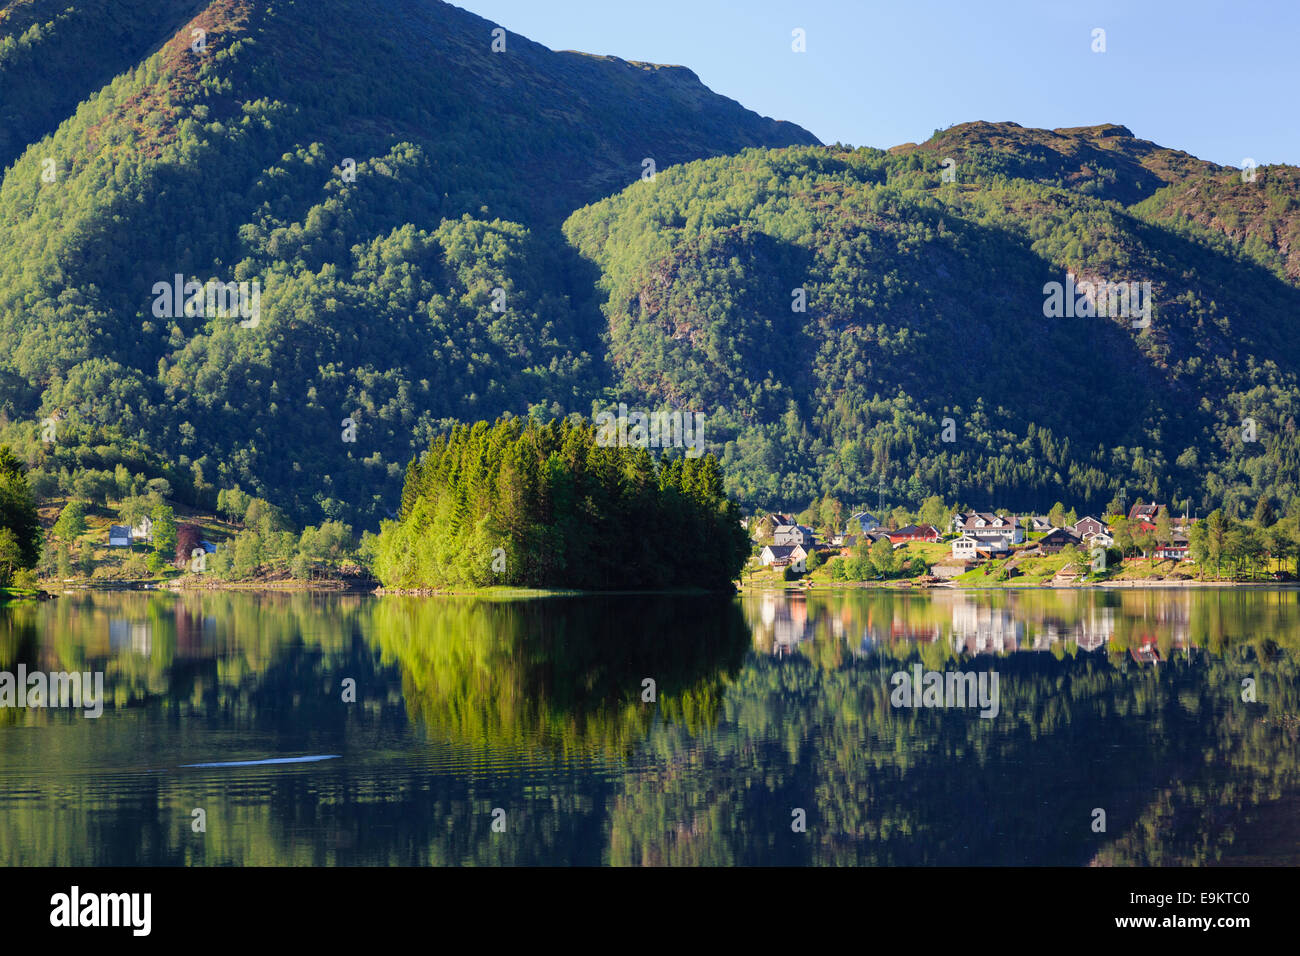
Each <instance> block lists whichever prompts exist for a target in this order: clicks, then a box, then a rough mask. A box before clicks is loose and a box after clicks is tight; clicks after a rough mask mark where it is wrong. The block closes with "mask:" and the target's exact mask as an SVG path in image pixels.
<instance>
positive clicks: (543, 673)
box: [0, 591, 1300, 865]
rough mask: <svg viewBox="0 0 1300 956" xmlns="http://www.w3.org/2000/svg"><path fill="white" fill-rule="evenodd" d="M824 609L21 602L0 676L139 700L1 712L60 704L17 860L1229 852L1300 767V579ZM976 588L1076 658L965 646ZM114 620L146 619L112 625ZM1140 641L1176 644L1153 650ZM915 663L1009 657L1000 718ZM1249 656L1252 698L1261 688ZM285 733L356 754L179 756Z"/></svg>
mask: <svg viewBox="0 0 1300 956" xmlns="http://www.w3.org/2000/svg"><path fill="white" fill-rule="evenodd" d="M801 598H802V599H803V607H802V608H801V609H800V610H799V611H798V612H796V613H788V614H785V615H784V616H782V614H781V613H778V612H777V611H776V609H773V613H772V614H771V615H770V616H771V622H776V621H777V620H787V619H788V620H789V621H791V622H792V626H793V625H795V624H797V626H798V632H799V637H800V640H799V641H797V642H796V643H794V644H786V645H784V646H783V649H782V654H783V655H784V656H783V657H782V658H780V659H777V658H775V657H773V656H772V653H771V652H772V650H773V642H772V640H771V638H772V637H774V630H773V629H770V628H769V630H768V631H767V632H764V631H763V629H762V625H763V619H762V613H763V612H762V609H761V607H760V606H759V605H757V604H752V603H750V602H749V600H748V598H746V599H742V600H741V601H739V602H733V601H728V600H725V599H717V598H703V597H702V598H686V597H672V598H666V597H659V598H650V597H639V596H618V597H614V596H610V597H602V598H596V599H573V600H570V599H557V600H550V599H547V600H537V601H528V602H504V601H501V602H498V601H485V600H471V599H465V600H451V599H446V600H444V599H437V600H418V599H396V598H385V599H383V600H378V601H376V600H372V599H368V598H353V597H337V596H330V597H322V596H319V595H316V596H307V595H246V594H232V593H216V594H210V595H209V594H202V595H197V594H186V595H183V596H174V595H165V594H117V595H93V596H89V595H88V596H77V597H61V598H59V600H58V601H56V602H51V603H47V604H44V605H34V604H33V605H15V606H11V607H9V608H5V609H4V610H3V611H0V668H8V669H12V664H13V663H14V662H15V661H17V660H24V661H26V662H27V663H28V666H29V667H30V666H34V664H35V663H37V662H40V663H41V665H42V666H44V667H45V668H46V669H50V670H53V669H62V670H71V669H73V668H76V669H96V668H102V669H105V670H106V671H107V672H108V674H109V675H110V676H109V678H108V679H107V680H106V682H105V687H106V690H107V691H108V692H109V695H110V697H111V698H112V699H113V700H114V701H115V702H116V707H115V708H112V709H109V710H106V712H105V716H104V718H102V719H101V720H100V721H98V722H96V721H87V720H84V719H82V718H80V717H75V716H73V715H69V714H67V713H59V712H54V711H29V712H26V713H17V712H15V711H12V710H10V711H8V712H7V713H4V714H0V717H3V718H4V719H6V720H13V719H16V720H17V721H18V722H20V723H27V724H30V725H32V726H30V727H24V728H21V729H15V728H6V727H3V725H0V730H4V731H5V732H6V733H5V736H4V737H3V738H0V780H5V781H8V780H12V779H14V774H15V772H16V769H17V768H20V767H23V768H30V767H41V768H42V770H43V772H42V773H40V774H35V775H33V776H31V777H30V779H26V778H25V779H23V781H22V786H21V788H20V789H19V790H13V789H11V788H7V787H5V786H0V798H3V800H4V802H3V804H0V863H4V864H6V865H12V864H18V863H47V862H50V863H57V864H64V865H86V864H93V863H103V862H122V861H124V860H130V861H134V862H140V863H161V864H177V863H185V862H206V863H233V864H295V865H304V864H313V863H317V864H323V863H368V864H415V865H424V864H463V863H477V864H498V863H500V864H531V863H543V864H544V863H549V864H565V863H584V864H598V863H601V862H614V863H622V864H640V863H651V864H655V863H711V864H733V863H734V864H754V863H763V864H781V863H867V864H882V865H887V864H936V863H986V864H989V863H994V864H995V863H1017V862H1037V863H1079V864H1082V863H1087V862H1089V861H1092V860H1094V859H1096V860H1098V861H1100V862H1113V863H1178V862H1214V861H1215V860H1217V859H1225V860H1226V859H1230V858H1231V857H1232V855H1233V853H1234V852H1237V851H1238V850H1239V848H1240V843H1241V842H1243V841H1244V840H1245V836H1244V834H1243V827H1244V826H1245V825H1246V824H1249V822H1250V820H1251V819H1252V817H1253V816H1254V815H1257V814H1258V813H1259V812H1261V808H1263V807H1266V806H1269V805H1270V801H1276V800H1277V799H1278V798H1279V797H1280V798H1282V805H1285V800H1287V799H1290V800H1294V795H1295V794H1296V792H1297V786H1300V768H1297V759H1298V757H1297V754H1298V753H1300V748H1297V746H1296V744H1297V739H1296V738H1297V730H1296V725H1297V722H1296V720H1295V719H1294V718H1295V715H1297V714H1300V701H1298V700H1297V698H1298V696H1300V690H1298V688H1300V680H1298V678H1300V674H1297V655H1298V653H1300V626H1298V624H1300V607H1298V606H1297V596H1296V593H1295V592H1280V593H1277V592H1263V593H1260V592H1231V591H1228V592H1214V591H1210V592H1199V593H1198V594H1196V595H1187V594H1183V593H1173V594H1165V595H1164V600H1162V599H1161V597H1160V595H1159V594H1158V593H1157V592H1148V593H1135V594H1130V593H1113V592H1111V593H1097V592H1094V593H1091V594H1090V593H1088V592H1055V593H1042V594H1038V593H1033V594H1021V595H1007V594H1005V593H998V594H981V595H970V596H961V595H951V594H948V595H943V596H942V597H938V598H935V599H931V598H929V597H928V596H926V595H907V594H897V593H895V594H887V593H874V594H873V593H870V592H851V593H847V594H831V595H826V594H808V595H802V596H801ZM959 598H961V599H962V600H970V601H974V602H975V603H976V606H977V607H980V608H983V607H988V608H993V609H995V610H998V611H1000V612H1001V611H1005V612H1007V613H1010V614H1011V616H1012V618H1013V619H1014V621H1015V622H1016V623H1017V624H1019V625H1023V637H1024V642H1023V643H1022V645H1021V646H1022V648H1030V647H1046V646H1050V647H1051V649H1052V653H1037V652H1026V651H1024V650H1022V651H1017V652H1008V653H1005V654H1002V655H996V656H995V655H984V656H981V657H979V658H975V659H974V660H973V661H972V660H971V659H970V658H968V657H960V656H955V655H956V651H955V649H954V642H953V641H952V640H951V637H952V636H953V630H952V629H953V624H954V620H955V614H954V609H955V607H957V606H958V605H959V603H960V602H959V600H958V599H959ZM1106 611H1109V612H1111V613H1109V614H1106V613H1103V612H1106ZM963 613H964V612H963ZM746 615H747V616H749V617H750V618H751V619H752V620H753V621H754V622H755V625H756V626H755V629H754V632H753V646H754V648H755V650H756V651H757V653H750V654H748V656H746V646H747V644H748V642H749V641H750V637H751V635H750V632H749V631H748V630H747V629H745V627H744V620H745V616H746ZM989 616H990V615H989V614H988V613H985V612H984V611H982V610H981V611H979V612H978V613H976V614H975V616H974V619H975V620H976V621H977V622H982V621H984V620H986V619H988V618H989ZM957 618H960V614H958V615H957ZM1003 620H1005V618H1003ZM114 621H125V622H127V623H128V624H129V625H130V626H129V627H127V628H126V629H123V628H121V627H119V628H117V631H116V633H118V634H119V639H118V640H117V642H116V643H114V641H113V639H112V635H113V633H114V628H113V622H114ZM1093 621H1112V622H1113V630H1114V633H1113V634H1112V635H1111V636H1110V640H1109V641H1108V642H1107V645H1106V646H1107V650H1106V651H1098V652H1097V653H1091V654H1089V653H1084V652H1082V651H1080V650H1079V649H1078V647H1077V645H1076V644H1074V643H1073V642H1072V641H1071V639H1070V638H1071V636H1072V635H1073V634H1076V633H1084V630H1086V628H1085V625H1087V626H1088V627H1091V626H1092V625H1090V624H1088V622H1093ZM1108 626H1109V625H1108ZM1049 627H1050V628H1051V630H1049ZM1081 628H1084V630H1080V629H1081ZM791 633H793V631H792V632H791ZM1017 633H1018V634H1020V633H1022V632H1021V631H1019V630H1018V631H1017ZM1089 633H1090V632H1089ZM765 634H766V635H767V636H765ZM1053 634H1054V635H1056V636H1057V637H1058V638H1060V639H1058V640H1056V641H1049V642H1047V643H1046V644H1044V643H1043V642H1041V641H1040V640H1039V638H1041V637H1043V636H1045V635H1053ZM120 635H126V636H125V637H121V636H120ZM864 635H868V636H870V637H871V639H870V640H867V639H866V638H864ZM1145 641H1151V642H1153V643H1155V644H1156V645H1157V646H1159V647H1160V648H1161V657H1162V659H1163V663H1161V664H1160V665H1158V666H1150V665H1146V666H1143V665H1139V664H1138V663H1137V662H1136V661H1135V660H1134V659H1133V658H1132V656H1131V655H1130V654H1129V653H1128V649H1129V648H1130V647H1133V646H1136V645H1137V644H1138V643H1139V642H1145ZM1185 647H1186V648H1191V650H1183V649H1182V648H1185ZM1107 651H1111V652H1113V653H1108V652H1107ZM918 658H919V659H920V660H922V661H923V662H924V665H925V667H926V668H927V669H938V670H943V669H949V668H958V667H960V668H962V669H978V668H983V667H995V668H996V669H997V670H998V672H999V675H1000V685H999V686H1000V691H1001V711H1002V712H1001V714H1000V716H999V717H998V719H997V720H995V721H987V720H981V719H979V718H978V717H977V716H976V715H975V712H974V711H973V710H970V711H942V710H895V709H893V708H891V707H890V705H889V701H888V686H889V685H888V678H889V675H890V674H891V673H893V671H895V670H898V669H902V668H904V667H906V666H908V665H909V664H910V662H912V661H915V660H917V659H918ZM1247 676H1251V677H1254V678H1256V680H1257V682H1258V688H1257V692H1258V699H1259V703H1258V704H1253V705H1247V704H1243V703H1242V702H1241V680H1242V678H1244V677H1247ZM344 677H353V678H355V679H356V680H357V686H358V703H357V704H356V705H343V704H342V703H341V702H340V699H339V689H340V681H341V680H342V678H344ZM645 677H652V678H654V679H655V681H656V682H657V689H658V703H657V705H656V706H654V707H652V706H651V705H648V704H642V703H641V681H642V679H643V678H645ZM412 721H415V722H418V723H419V724H420V725H421V730H420V737H421V739H424V740H425V743H424V744H423V745H421V743H420V742H419V741H417V742H416V744H415V745H414V746H413V745H412V741H411V739H410V736H409V732H408V731H409V725H410V723H411V722H412ZM214 748H218V749H214ZM286 753H299V754H301V753H343V754H345V759H341V760H339V761H337V762H336V763H327V764H320V765H316V766H314V767H311V768H309V769H265V770H261V769H253V770H241V771H239V772H238V773H232V772H230V771H225V770H211V771H198V770H189V771H183V772H182V771H179V770H178V769H177V767H178V765H179V764H180V763H187V762H197V761H200V760H222V759H237V758H241V757H247V756H249V755H260V756H267V755H276V754H286ZM196 806H202V807H205V808H206V809H207V810H208V833H207V834H206V836H204V837H202V838H199V837H197V836H195V835H193V834H192V833H191V832H190V829H189V812H190V810H191V809H192V808H193V807H196ZM494 807H503V808H505V809H506V811H507V814H508V831H507V832H506V833H504V834H497V833H493V832H491V829H490V824H491V811H492V809H493V808H494ZM796 807H800V808H803V809H805V810H806V811H807V815H808V832H807V833H805V834H796V833H792V832H791V830H790V820H791V817H790V811H791V810H792V809H793V808H796ZM1093 807H1103V808H1105V809H1106V811H1107V815H1108V830H1109V832H1108V833H1107V834H1094V833H1092V832H1091V829H1090V826H1089V824H1090V822H1091V811H1092V808H1093ZM1233 840H1237V841H1238V843H1237V845H1233V843H1232V841H1233ZM32 847H36V848H37V850H36V851H32V850H31V849H30V848H32ZM32 852H34V856H33V857H31V858H29V857H26V856H24V854H26V853H32ZM36 857H39V858H36Z"/></svg>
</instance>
